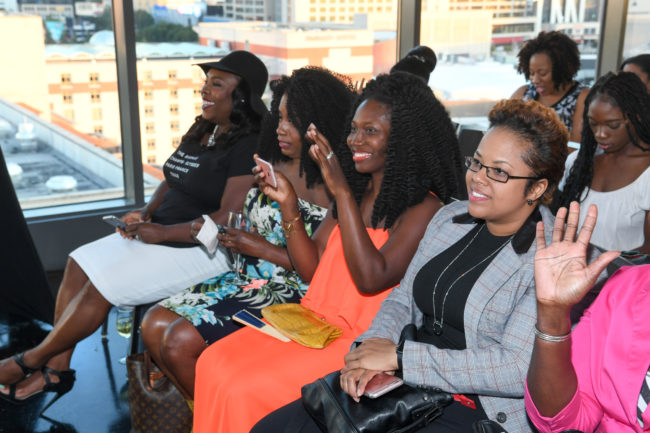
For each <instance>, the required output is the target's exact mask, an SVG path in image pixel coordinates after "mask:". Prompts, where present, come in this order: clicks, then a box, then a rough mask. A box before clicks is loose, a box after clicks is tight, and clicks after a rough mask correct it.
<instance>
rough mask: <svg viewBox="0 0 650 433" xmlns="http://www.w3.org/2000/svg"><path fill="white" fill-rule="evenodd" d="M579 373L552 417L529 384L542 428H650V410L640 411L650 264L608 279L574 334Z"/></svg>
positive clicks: (648, 355)
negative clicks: (541, 410)
mask: <svg viewBox="0 0 650 433" xmlns="http://www.w3.org/2000/svg"><path fill="white" fill-rule="evenodd" d="M571 348H572V354H571V360H572V362H573V366H574V368H575V370H576V374H577V377H578V389H577V392H576V393H575V395H574V396H573V399H572V400H571V401H570V402H569V404H568V405H567V406H566V407H564V409H562V410H561V411H560V412H559V413H558V414H557V415H556V416H554V417H552V418H548V417H544V416H542V415H540V413H539V412H538V411H537V408H536V407H535V404H534V403H533V401H532V399H531V397H530V394H529V392H528V387H526V396H525V401H526V411H527V412H528V415H529V416H530V419H531V420H532V421H533V423H534V424H535V426H537V428H538V429H539V431H540V432H541V433H551V432H561V431H563V430H568V429H577V430H580V431H583V432H585V433H589V432H598V433H605V432H607V433H614V432H616V433H622V432H642V431H646V432H647V431H650V410H647V409H646V411H645V412H644V413H643V425H644V426H645V428H644V429H641V427H640V426H639V422H638V420H637V415H636V407H637V401H638V398H639V392H640V390H641V384H642V381H643V380H644V378H645V375H646V373H647V372H648V367H649V366H650V265H640V266H631V267H624V268H621V269H620V270H619V271H617V272H616V273H615V274H614V275H613V276H612V277H611V278H610V279H609V281H608V282H607V284H606V285H605V287H604V288H603V291H602V292H601V293H600V295H598V297H597V298H596V300H595V301H594V303H593V304H592V306H591V307H590V308H589V309H588V310H587V311H586V312H585V315H584V316H583V317H582V319H581V320H580V323H578V325H577V326H576V328H575V329H574V330H573V335H572V337H571Z"/></svg>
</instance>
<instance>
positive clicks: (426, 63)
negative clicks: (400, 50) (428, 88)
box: [390, 45, 438, 83]
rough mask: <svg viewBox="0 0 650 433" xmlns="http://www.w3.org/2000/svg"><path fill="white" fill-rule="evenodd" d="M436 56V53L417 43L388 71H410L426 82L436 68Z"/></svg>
mask: <svg viewBox="0 0 650 433" xmlns="http://www.w3.org/2000/svg"><path fill="white" fill-rule="evenodd" d="M437 62H438V57H436V53H435V52H434V51H433V50H432V49H431V48H429V47H427V46H426V45H418V46H417V47H413V48H411V49H410V50H409V51H408V53H406V56H404V58H403V59H402V60H400V61H399V62H397V63H395V64H394V65H393V67H392V68H390V72H397V71H402V72H410V73H411V74H415V75H417V76H418V77H420V78H422V79H423V80H424V81H425V82H426V83H428V82H429V76H430V75H431V72H433V70H434V69H435V68H436V63H437Z"/></svg>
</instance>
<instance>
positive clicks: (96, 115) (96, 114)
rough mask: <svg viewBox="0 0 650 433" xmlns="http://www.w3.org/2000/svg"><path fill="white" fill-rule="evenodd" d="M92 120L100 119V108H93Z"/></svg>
mask: <svg viewBox="0 0 650 433" xmlns="http://www.w3.org/2000/svg"><path fill="white" fill-rule="evenodd" d="M93 120H102V109H101V108H93Z"/></svg>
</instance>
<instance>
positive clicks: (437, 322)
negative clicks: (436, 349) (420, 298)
mask: <svg viewBox="0 0 650 433" xmlns="http://www.w3.org/2000/svg"><path fill="white" fill-rule="evenodd" d="M483 227H485V225H482V226H481V228H480V229H478V230H477V231H476V233H475V234H474V236H473V237H472V239H471V240H470V241H469V242H468V243H467V245H465V247H463V249H462V250H461V251H460V253H458V254H457V255H456V257H454V259H453V260H452V261H451V262H449V264H448V265H447V266H445V269H443V270H442V272H440V274H439V275H438V278H437V279H436V283H435V284H434V286H433V296H432V306H433V314H432V319H433V333H434V334H436V335H442V329H443V327H442V326H443V325H444V323H445V302H446V301H447V295H449V292H451V289H452V287H454V284H456V283H457V282H458V280H460V279H461V278H463V277H464V276H465V275H467V274H469V273H470V272H472V271H473V270H474V269H475V268H476V267H477V266H480V265H481V264H482V263H484V262H485V261H486V260H488V259H490V258H491V257H493V256H494V255H495V254H497V253H498V252H499V251H501V250H502V249H503V247H505V246H506V245H507V244H508V242H510V241H511V240H512V238H513V237H514V234H513V235H511V236H510V237H509V238H508V239H507V240H506V241H505V242H504V243H503V244H501V245H500V246H499V248H497V249H496V250H494V251H492V252H491V253H490V254H489V255H488V256H487V257H485V258H484V259H483V260H481V261H480V262H478V263H477V264H475V265H474V266H472V267H471V268H469V269H468V270H466V271H465V272H463V273H462V274H460V275H459V276H458V277H456V279H455V280H454V281H452V283H451V284H450V285H449V287H448V288H447V291H446V292H445V295H444V296H443V297H442V307H441V308H440V319H436V289H438V283H439V282H440V278H441V277H442V275H443V274H444V273H445V272H447V270H448V269H449V267H450V266H451V265H453V264H454V262H455V261H456V260H458V258H459V257H460V256H462V255H463V253H464V252H465V250H466V249H467V248H468V247H469V246H470V245H471V244H472V243H473V242H474V239H476V237H477V236H478V234H479V233H481V230H483Z"/></svg>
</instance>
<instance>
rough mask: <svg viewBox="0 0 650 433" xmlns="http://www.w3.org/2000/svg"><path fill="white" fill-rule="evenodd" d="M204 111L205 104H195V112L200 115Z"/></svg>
mask: <svg viewBox="0 0 650 433" xmlns="http://www.w3.org/2000/svg"><path fill="white" fill-rule="evenodd" d="M202 112H203V104H194V114H195V115H199V114H201V113H202Z"/></svg>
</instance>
